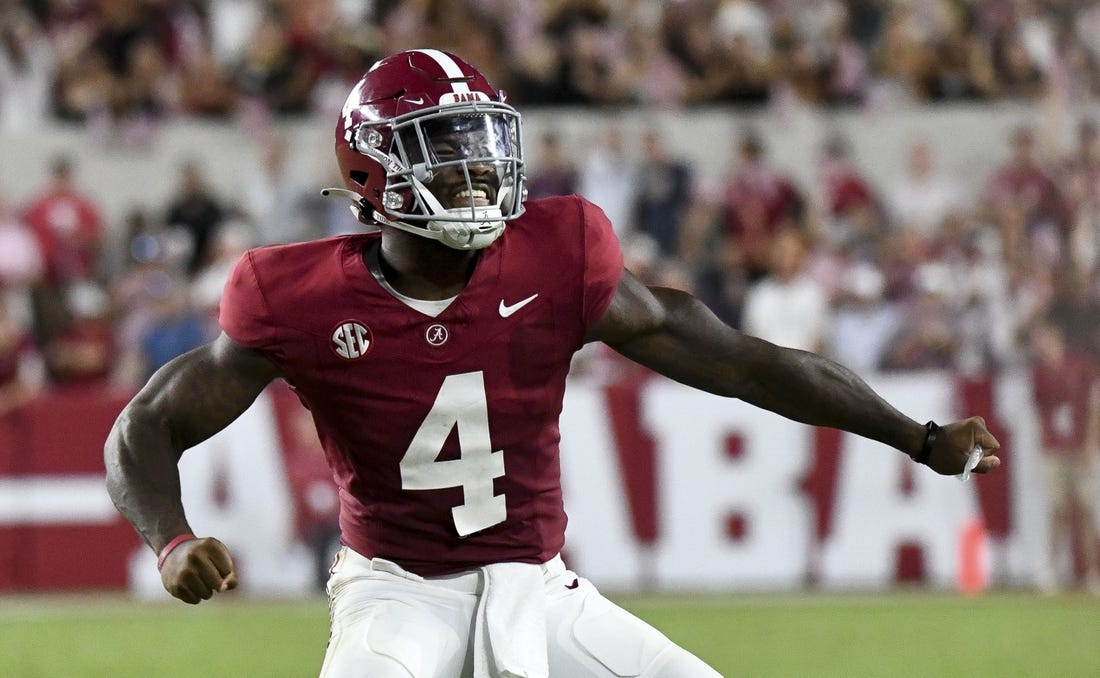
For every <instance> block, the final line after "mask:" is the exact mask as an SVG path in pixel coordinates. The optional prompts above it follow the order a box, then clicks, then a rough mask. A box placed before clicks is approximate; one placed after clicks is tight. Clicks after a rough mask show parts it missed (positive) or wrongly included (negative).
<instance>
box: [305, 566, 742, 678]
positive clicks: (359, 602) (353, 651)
mask: <svg viewBox="0 0 1100 678" xmlns="http://www.w3.org/2000/svg"><path fill="white" fill-rule="evenodd" d="M542 568H543V579H544V581H545V587H546V588H545V591H546V630H547V644H548V653H549V655H548V659H549V664H550V677H551V678H627V677H631V678H721V676H720V675H719V674H718V672H717V671H715V670H714V669H712V668H711V667H709V666H707V665H706V664H705V663H703V661H702V660H700V659H699V658H697V657H695V656H694V655H692V654H690V653H689V652H688V651H687V650H684V649H683V648H681V647H679V646H677V645H675V644H674V643H673V642H672V641H670V640H669V639H668V638H666V637H665V636H664V635H663V634H662V633H660V632H659V631H657V630H656V629H655V628H653V627H652V626H650V625H649V624H647V623H645V622H643V621H642V620H641V619H638V618H637V617H635V616H634V615H632V614H630V613H629V612H627V611H626V610H624V609H622V608H621V607H619V606H617V605H615V604H614V603H612V602H611V601H609V600H608V599H606V598H604V597H603V596H602V595H600V593H599V592H598V591H597V590H596V588H595V587H594V586H593V585H592V584H591V583H590V582H588V581H587V580H585V579H582V578H580V577H578V576H577V575H576V574H574V573H573V572H571V571H569V570H567V569H565V565H564V564H563V563H562V561H561V558H554V559H553V560H551V561H549V562H547V563H545V564H543V565H542ZM479 587H480V574H479V572H478V571H477V570H473V571H470V572H464V573H460V574H457V575H448V576H444V577H420V576H418V575H415V574H412V573H410V572H407V571H405V570H402V569H401V568H400V567H398V566H397V565H395V564H394V563H391V562H389V561H385V560H382V559H374V560H373V561H372V560H371V559H369V558H365V557H363V556H361V555H359V554H358V553H356V552H355V551H353V550H351V549H349V548H347V547H344V548H342V549H341V551H340V554H339V555H338V556H337V559H336V562H335V564H334V565H333V569H332V576H331V577H330V578H329V582H328V591H329V615H330V620H329V621H330V635H329V644H328V650H327V652H326V653H325V663H324V665H323V666H322V667H321V678H471V677H472V676H473V658H472V654H473V653H472V651H471V646H472V643H471V642H470V640H471V637H472V633H473V620H474V615H475V612H476V610H477V603H478V593H479Z"/></svg>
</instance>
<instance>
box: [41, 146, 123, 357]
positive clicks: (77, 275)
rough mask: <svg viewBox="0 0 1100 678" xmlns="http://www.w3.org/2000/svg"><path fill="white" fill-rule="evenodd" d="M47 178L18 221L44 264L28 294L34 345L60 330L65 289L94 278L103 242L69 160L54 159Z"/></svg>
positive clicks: (92, 206)
mask: <svg viewBox="0 0 1100 678" xmlns="http://www.w3.org/2000/svg"><path fill="white" fill-rule="evenodd" d="M50 177H51V178H50V182H49V184H48V185H47V186H46V187H45V188H44V189H43V190H42V191H41V192H40V193H39V194H38V195H37V196H36V197H35V198H33V199H32V200H31V202H30V204H29V205H28V207H27V208H26V211H25V212H24V217H23V221H24V223H26V225H27V226H28V227H29V228H30V230H31V232H32V233H33V234H34V237H35V239H36V240H37V242H38V249H39V250H40V252H41V255H42V260H43V263H44V265H45V271H44V272H43V276H42V280H41V282H40V283H39V284H37V285H35V286H34V287H33V289H32V290H31V297H32V305H33V307H34V332H35V340H36V341H37V342H38V344H39V346H45V345H46V344H47V343H49V342H50V341H51V340H52V339H53V338H54V337H55V336H56V334H57V333H58V332H60V331H61V330H62V328H63V327H64V326H65V324H66V322H67V314H66V309H65V299H64V295H65V289H66V287H67V286H68V285H70V284H72V283H73V282H75V281H78V280H86V279H89V278H90V277H92V276H93V275H94V274H95V272H96V269H97V268H98V266H99V256H100V251H101V248H102V245H103V240H104V225H103V219H102V218H101V216H100V212H99V208H98V206H97V205H96V204H95V203H94V202H93V201H92V199H91V198H89V197H88V196H87V195H85V194H84V193H82V192H81V191H80V190H79V189H78V188H77V187H76V185H75V182H74V180H73V163H72V160H71V158H69V157H67V156H60V157H57V158H55V159H54V161H53V163H52V165H51V168H50Z"/></svg>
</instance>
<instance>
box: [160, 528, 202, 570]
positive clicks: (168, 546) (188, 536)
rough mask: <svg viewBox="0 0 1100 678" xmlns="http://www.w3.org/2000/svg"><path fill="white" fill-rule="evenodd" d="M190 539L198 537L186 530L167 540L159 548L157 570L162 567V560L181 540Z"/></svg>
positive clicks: (166, 557) (165, 558)
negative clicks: (163, 545)
mask: <svg viewBox="0 0 1100 678" xmlns="http://www.w3.org/2000/svg"><path fill="white" fill-rule="evenodd" d="M192 539H198V537H196V536H195V535H193V534H191V533H190V532H186V533H184V534H181V535H180V536H178V537H176V538H175V539H173V540H172V541H170V542H168V543H167V544H166V545H165V547H164V548H162V549H161V550H160V555H159V556H157V570H160V568H162V567H164V561H165V560H167V559H168V554H169V553H171V552H172V551H173V550H174V549H175V548H176V547H177V546H179V545H180V544H182V543H183V542H185V541H191V540H192Z"/></svg>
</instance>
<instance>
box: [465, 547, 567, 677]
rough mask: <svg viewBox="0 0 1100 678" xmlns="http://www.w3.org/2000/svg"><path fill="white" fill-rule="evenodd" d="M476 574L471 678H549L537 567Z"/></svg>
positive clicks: (502, 567) (499, 566) (489, 568)
mask: <svg viewBox="0 0 1100 678" xmlns="http://www.w3.org/2000/svg"><path fill="white" fill-rule="evenodd" d="M480 570H481V576H482V587H481V599H480V600H478V603H477V614H476V616H475V618H474V678H549V676H550V664H549V660H548V659H547V650H546V592H545V588H544V586H543V570H542V566H540V565H530V564H526V563H495V564H493V565H486V566H485V567H482V568H480Z"/></svg>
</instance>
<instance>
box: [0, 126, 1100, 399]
mask: <svg viewBox="0 0 1100 678" xmlns="http://www.w3.org/2000/svg"><path fill="white" fill-rule="evenodd" d="M601 130H602V131H600V135H601V136H600V138H598V139H591V138H563V137H562V136H561V135H560V133H559V132H558V131H556V130H554V129H549V130H548V131H546V132H545V133H544V134H543V135H542V136H541V137H540V138H536V139H531V140H529V142H530V144H531V145H532V146H534V147H535V148H533V149H532V151H533V152H532V155H531V157H532V160H531V162H530V163H529V167H528V175H529V191H530V195H531V197H532V198H538V197H542V196H547V195H561V194H570V193H578V194H581V195H584V196H585V197H587V198H589V199H590V200H592V201H593V202H595V203H596V204H598V205H600V206H601V207H602V208H603V209H604V211H605V212H607V214H608V215H609V217H610V218H611V220H612V223H613V224H615V227H616V229H617V231H618V233H619V235H620V238H621V239H622V242H623V246H624V250H625V252H626V256H627V261H628V265H629V266H630V267H631V269H632V270H634V271H635V272H636V273H637V274H639V275H640V276H641V277H643V278H645V279H647V280H648V281H650V282H652V283H657V284H663V285H668V286H673V287H679V288H684V289H690V290H692V291H693V292H694V293H695V294H697V295H698V296H699V297H700V298H702V299H704V300H705V301H706V302H707V303H708V305H709V306H710V307H711V308H712V309H713V310H714V311H715V313H717V314H718V315H719V316H720V317H722V318H723V319H724V320H726V321H727V322H729V323H730V324H732V325H733V326H735V327H739V328H742V329H744V330H745V331H747V332H750V333H752V334H755V335H758V336H761V337H764V338H767V339H769V340H771V341H774V342H776V343H779V344H783V345H786V346H793V347H797V348H802V349H806V350H813V351H817V352H821V353H824V354H826V355H830V356H832V357H834V358H836V359H838V360H839V361H841V362H843V363H845V364H847V365H849V366H851V367H853V368H855V369H856V370H859V371H864V372H870V371H881V370H923V369H951V370H958V371H961V372H963V373H967V374H975V375H976V374H983V373H988V372H990V371H994V370H1001V369H1006V368H1012V367H1020V366H1024V365H1027V364H1029V361H1030V360H1031V357H1032V354H1033V346H1032V344H1033V343H1034V342H1033V341H1032V336H1031V335H1032V333H1033V331H1034V330H1035V329H1036V328H1037V327H1038V326H1039V325H1049V326H1050V327H1052V328H1054V329H1056V330H1057V335H1058V338H1059V340H1060V341H1061V342H1062V343H1064V344H1065V345H1066V347H1068V348H1069V349H1070V350H1072V351H1075V352H1077V353H1080V354H1082V355H1083V356H1086V357H1087V358H1088V359H1089V361H1090V364H1097V363H1100V274H1098V272H1100V128H1098V127H1097V125H1096V123H1095V122H1094V121H1092V120H1091V119H1082V120H1080V121H1079V123H1078V128H1077V135H1076V140H1075V142H1074V143H1073V145H1072V147H1070V148H1057V147H1056V146H1054V145H1052V143H1050V142H1048V141H1045V140H1044V139H1045V137H1043V136H1042V135H1040V134H1039V133H1038V131H1037V129H1036V128H1034V127H1031V126H1029V125H1027V124H1021V125H1020V126H1018V127H1016V128H1014V129H1013V130H1012V131H1011V134H1009V135H1008V138H1006V139H1005V140H1004V144H1005V145H1004V148H1003V149H999V150H997V151H996V152H995V153H992V154H991V157H999V158H1001V159H1002V160H1001V164H1000V165H999V166H992V169H991V170H990V171H989V174H988V176H987V177H985V178H984V188H983V189H982V190H981V191H980V192H978V193H977V194H968V193H966V192H963V191H962V190H961V189H960V188H959V187H960V186H961V185H962V184H963V183H964V182H962V181H960V178H959V177H955V176H951V175H949V174H947V173H945V172H944V171H943V170H942V169H941V168H940V167H939V166H937V159H936V157H935V155H934V152H933V150H932V147H931V145H930V144H929V143H927V142H926V141H924V140H922V139H920V138H915V139H914V140H913V141H912V143H911V146H910V147H909V149H908V152H907V156H906V157H905V158H904V159H903V160H902V159H899V162H904V164H905V167H904V169H903V171H894V169H895V168H886V167H876V168H873V170H872V168H865V167H862V166H861V165H860V163H859V159H858V158H857V157H853V153H852V151H851V147H850V145H849V141H848V140H846V139H844V138H843V137H840V136H833V137H829V138H827V140H826V141H825V143H824V144H823V145H822V147H821V148H819V149H807V152H808V153H810V154H816V157H817V172H816V174H815V177H814V181H813V182H811V184H810V185H801V184H800V183H799V182H797V181H796V180H795V179H793V178H792V177H790V176H787V175H785V174H784V173H783V171H781V170H780V169H778V168H777V166H776V165H775V164H774V163H773V162H772V161H771V159H770V158H769V155H768V149H767V148H766V146H765V145H764V143H763V141H762V139H761V136H759V135H758V134H757V132H756V131H755V130H753V129H745V130H743V131H742V134H741V136H740V137H739V138H735V139H733V141H732V142H730V143H732V145H733V146H734V147H735V149H736V158H735V159H734V160H733V162H732V164H731V166H730V169H729V171H728V173H727V175H726V176H725V177H723V178H722V179H721V180H719V181H715V180H713V179H710V180H706V179H704V178H702V177H699V176H697V174H696V171H695V169H694V167H693V163H692V159H691V158H690V157H685V156H681V155H676V154H674V153H672V152H671V151H670V149H669V148H668V147H667V145H666V141H665V139H664V138H663V136H662V134H661V131H660V130H659V129H657V128H647V129H645V130H644V131H642V132H641V133H640V134H639V133H637V131H636V130H634V131H632V132H631V133H627V132H625V131H624V130H623V129H622V128H621V127H620V126H619V124H618V123H617V122H616V121H615V119H614V118H608V119H607V123H606V125H604V126H603V127H602V128H601ZM266 144H267V145H266V148H265V150H264V152H263V154H262V157H263V162H262V163H261V166H259V167H258V168H256V170H255V172H254V173H253V174H252V175H250V176H247V177H241V185H240V186H225V187H213V186H210V185H209V184H208V183H207V182H206V180H205V179H204V176H203V169H202V165H201V163H199V162H198V161H188V162H185V163H183V164H182V165H180V166H179V167H178V168H176V170H175V171H176V172H177V179H176V183H177V188H176V189H175V193H174V195H173V196H172V198H171V199H170V200H169V201H168V202H167V203H166V204H162V205H141V206H136V207H134V208H133V210H132V211H131V212H130V213H129V214H128V215H127V216H126V217H125V219H124V223H120V224H108V223H105V219H104V216H103V210H102V209H101V207H100V206H99V205H98V204H97V201H96V199H95V197H94V196H91V195H89V194H88V193H86V192H85V191H83V190H82V189H81V187H80V186H81V184H80V180H79V170H80V168H79V167H75V166H74V165H73V161H72V160H71V159H70V158H67V157H64V156H62V157H58V158H56V159H55V160H54V162H53V165H52V167H51V168H50V180H49V182H48V183H47V184H46V185H44V186H42V187H41V189H40V190H39V191H38V192H37V194H36V195H34V196H33V197H32V198H31V199H30V200H29V201H27V202H26V203H25V204H21V205H12V204H3V203H2V202H0V281H2V289H3V290H4V291H5V292H6V294H5V295H3V299H4V302H3V305H2V312H0V326H2V329H0V354H3V356H5V357H2V358H0V364H3V365H9V369H7V370H0V384H3V383H7V382H5V379H7V380H8V381H9V382H10V380H11V378H13V377H14V376H15V372H14V371H13V370H14V366H15V365H16V364H17V362H18V361H17V360H14V359H13V358H12V357H11V356H14V355H17V354H20V352H22V353H28V354H33V355H35V356H37V359H38V363H39V364H40V366H41V369H40V370H39V372H40V373H41V374H42V375H44V378H45V379H44V380H45V381H47V382H52V383H55V384H73V383H84V382H88V381H92V382H99V381H102V380H107V381H110V382H111V383H115V384H117V385H121V386H124V387H128V388H132V387H135V386H137V385H140V384H141V383H143V381H144V380H145V379H146V378H147V377H148V376H149V375H150V374H151V373H152V371H154V370H155V369H156V368H157V367H159V366H160V365H163V364H164V363H165V362H167V360H169V359H171V358H172V357H174V356H175V355H178V354H179V353H181V352H183V351H185V350H187V349H189V348H192V347H194V346H197V345H198V344H200V343H202V342H203V341H205V340H207V339H209V338H211V337H212V336H213V334H214V333H215V332H216V331H217V327H216V314H217V307H218V301H219V297H220V294H221V288H222V285H223V283H224V280H225V277H226V275H227V273H228V270H229V268H230V267H231V266H232V264H233V263H234V262H235V261H236V259H237V258H238V257H239V256H240V255H241V253H243V252H244V251H245V249H247V248H249V247H252V246H255V245H260V244H266V243H274V242H292V241H300V240H306V239H310V238H315V237H322V236H326V235H333V234H338V233H345V232H349V231H353V230H359V229H360V228H361V226H360V225H359V224H358V223H357V222H355V221H354V219H353V218H352V217H351V215H350V213H349V212H348V210H347V209H346V207H345V205H344V204H343V203H342V202H340V201H336V200H332V199H325V198H321V197H320V196H318V195H317V192H316V190H315V187H313V186H312V185H311V184H309V183H307V182H305V181H304V180H302V179H301V178H298V177H296V176H295V174H294V172H293V171H292V169H293V167H292V166H293V164H294V163H292V162H289V161H288V158H287V147H286V144H285V142H284V141H283V140H282V139H281V138H280V137H278V136H272V137H269V138H268V139H267V142H266ZM991 162H992V161H991ZM892 176H901V177H904V178H903V179H902V180H898V181H896V182H893V183H889V184H884V183H881V182H880V181H879V180H878V177H892ZM112 236H113V237H112ZM39 381H40V382H41V381H43V380H41V379H40V380H39ZM5 400H10V401H12V402H14V400H13V399H12V398H5ZM0 409H2V408H0Z"/></svg>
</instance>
